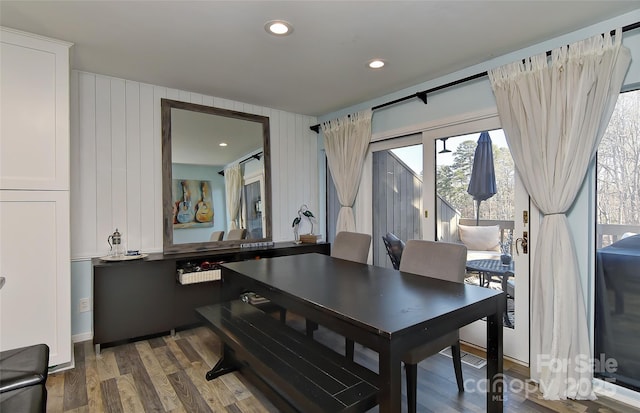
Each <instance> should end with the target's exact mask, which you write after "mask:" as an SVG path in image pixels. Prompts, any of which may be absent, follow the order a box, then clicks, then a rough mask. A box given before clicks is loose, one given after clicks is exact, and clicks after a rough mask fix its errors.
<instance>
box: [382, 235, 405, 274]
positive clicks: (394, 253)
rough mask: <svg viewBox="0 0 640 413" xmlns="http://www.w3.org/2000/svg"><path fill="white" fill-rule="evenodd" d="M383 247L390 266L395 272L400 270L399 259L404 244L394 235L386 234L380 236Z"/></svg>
mask: <svg viewBox="0 0 640 413" xmlns="http://www.w3.org/2000/svg"><path fill="white" fill-rule="evenodd" d="M382 241H383V242H384V246H385V247H386V248H387V254H389V259H391V264H392V265H393V268H394V269H396V270H399V269H400V259H401V258H402V251H403V250H404V242H403V241H402V240H401V239H400V238H398V237H397V236H396V235H395V234H393V233H391V232H387V233H386V235H383V236H382Z"/></svg>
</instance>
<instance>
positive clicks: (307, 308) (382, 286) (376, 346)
mask: <svg viewBox="0 0 640 413" xmlns="http://www.w3.org/2000/svg"><path fill="white" fill-rule="evenodd" d="M222 280H223V285H225V291H227V292H229V291H234V292H233V295H235V294H236V293H237V292H238V291H244V290H247V291H253V292H255V293H257V294H260V295H263V296H264V297H266V298H268V299H269V300H271V301H273V302H274V303H276V304H278V305H280V306H282V307H285V308H287V309H289V310H290V311H293V312H295V313H296V314H299V315H301V316H303V317H306V318H307V319H309V320H312V321H314V322H317V323H318V324H320V325H323V326H325V327H327V328H330V329H331V330H333V331H335V332H337V333H339V334H341V335H344V336H345V337H347V338H350V339H352V340H354V341H356V342H358V343H360V344H362V345H364V346H366V347H368V348H370V349H372V350H374V351H376V352H377V353H378V355H379V357H378V376H379V380H380V383H379V388H380V393H379V399H378V401H379V405H380V412H388V413H397V412H400V411H401V404H402V394H401V381H402V366H401V365H402V363H401V360H402V356H403V354H405V353H406V352H407V351H408V350H410V349H411V348H414V347H416V346H419V345H420V344H421V343H423V342H425V341H426V340H429V339H431V338H432V337H434V336H439V335H443V334H446V333H448V332H451V331H454V330H456V329H458V328H460V327H463V326H465V325H467V324H470V323H472V322H474V321H476V320H480V319H482V318H484V317H486V326H487V383H486V387H485V386H477V388H483V389H484V388H486V389H487V406H486V407H487V409H486V411H487V412H491V413H495V412H502V404H503V403H502V401H503V379H502V314H503V312H504V297H503V294H504V293H502V292H500V291H495V290H491V289H488V288H481V287H478V286H474V285H465V284H461V283H455V282H449V281H443V280H439V279H435V278H429V277H424V276H420V275H415V274H410V273H406V272H401V271H397V270H393V269H388V268H382V267H376V266H372V265H366V264H359V263H355V262H351V261H345V260H341V259H338V258H332V257H329V256H326V255H322V254H302V255H293V256H284V257H276V258H265V259H260V260H251V261H241V262H233V263H228V264H223V265H222ZM235 298H237V296H236V297H235ZM452 374H453V372H452ZM474 387H475V386H474Z"/></svg>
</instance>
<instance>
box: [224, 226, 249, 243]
mask: <svg viewBox="0 0 640 413" xmlns="http://www.w3.org/2000/svg"><path fill="white" fill-rule="evenodd" d="M246 235H247V230H246V229H244V228H237V229H232V230H230V231H229V234H228V235H227V241H236V240H240V239H244V237H245V236H246Z"/></svg>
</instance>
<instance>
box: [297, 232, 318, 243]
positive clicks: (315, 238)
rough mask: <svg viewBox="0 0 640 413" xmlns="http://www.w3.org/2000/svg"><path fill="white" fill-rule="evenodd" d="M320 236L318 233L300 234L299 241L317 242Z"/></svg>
mask: <svg viewBox="0 0 640 413" xmlns="http://www.w3.org/2000/svg"><path fill="white" fill-rule="evenodd" d="M320 237H321V236H320V235H316V234H302V235H300V242H302V243H303V244H317V243H318V241H319V240H320Z"/></svg>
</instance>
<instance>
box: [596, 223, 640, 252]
mask: <svg viewBox="0 0 640 413" xmlns="http://www.w3.org/2000/svg"><path fill="white" fill-rule="evenodd" d="M627 232H630V233H632V234H640V225H621V224H598V225H597V226H596V248H597V249H600V248H602V247H606V246H607V245H611V244H613V243H614V242H616V241H618V240H619V239H620V238H621V237H622V235H624V234H626V233H627Z"/></svg>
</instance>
